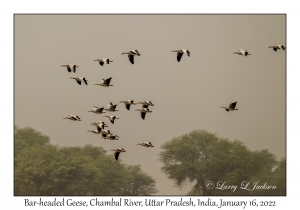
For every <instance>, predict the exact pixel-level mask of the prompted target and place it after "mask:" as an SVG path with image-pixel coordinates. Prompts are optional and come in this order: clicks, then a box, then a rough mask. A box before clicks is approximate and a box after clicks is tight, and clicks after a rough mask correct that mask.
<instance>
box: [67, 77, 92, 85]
mask: <svg viewBox="0 0 300 210" xmlns="http://www.w3.org/2000/svg"><path fill="white" fill-rule="evenodd" d="M70 78H71V79H75V80H76V82H77V83H78V84H79V85H81V81H84V83H85V84H86V85H87V84H88V83H87V80H86V79H85V77H70Z"/></svg>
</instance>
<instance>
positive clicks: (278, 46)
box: [268, 45, 285, 52]
mask: <svg viewBox="0 0 300 210" xmlns="http://www.w3.org/2000/svg"><path fill="white" fill-rule="evenodd" d="M268 48H273V50H274V51H275V52H276V51H277V50H285V47H284V46H283V45H274V46H269V47H268Z"/></svg>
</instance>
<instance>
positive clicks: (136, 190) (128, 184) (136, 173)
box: [120, 165, 157, 195]
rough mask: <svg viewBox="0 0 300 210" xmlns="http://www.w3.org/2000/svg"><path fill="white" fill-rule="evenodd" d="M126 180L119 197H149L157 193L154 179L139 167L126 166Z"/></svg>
mask: <svg viewBox="0 0 300 210" xmlns="http://www.w3.org/2000/svg"><path fill="white" fill-rule="evenodd" d="M125 171H126V179H125V182H124V183H123V184H122V187H121V191H120V195H151V194H154V193H156V192H157V190H156V188H155V181H154V179H153V178H152V177H151V176H149V175H148V174H146V173H145V172H143V171H142V169H141V166H140V165H133V166H126V168H125Z"/></svg>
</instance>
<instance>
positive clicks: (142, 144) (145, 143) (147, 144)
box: [136, 141, 154, 147]
mask: <svg viewBox="0 0 300 210" xmlns="http://www.w3.org/2000/svg"><path fill="white" fill-rule="evenodd" d="M136 145H141V146H144V147H154V146H153V145H152V144H151V142H150V141H146V142H143V143H138V144H136Z"/></svg>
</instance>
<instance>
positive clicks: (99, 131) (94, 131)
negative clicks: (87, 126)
mask: <svg viewBox="0 0 300 210" xmlns="http://www.w3.org/2000/svg"><path fill="white" fill-rule="evenodd" d="M101 130H102V129H101V128H100V127H98V126H97V129H96V130H87V132H92V133H95V134H100V133H101Z"/></svg>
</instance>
